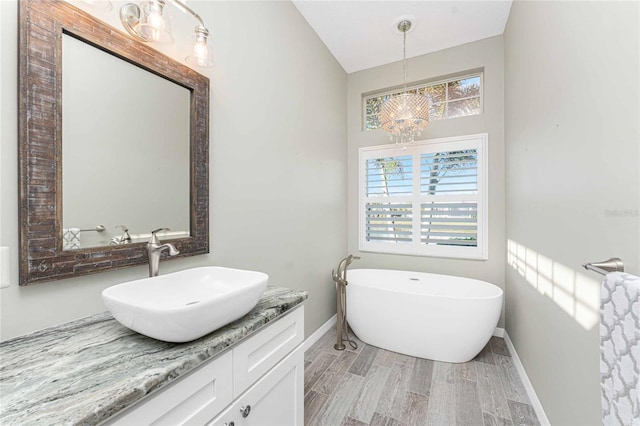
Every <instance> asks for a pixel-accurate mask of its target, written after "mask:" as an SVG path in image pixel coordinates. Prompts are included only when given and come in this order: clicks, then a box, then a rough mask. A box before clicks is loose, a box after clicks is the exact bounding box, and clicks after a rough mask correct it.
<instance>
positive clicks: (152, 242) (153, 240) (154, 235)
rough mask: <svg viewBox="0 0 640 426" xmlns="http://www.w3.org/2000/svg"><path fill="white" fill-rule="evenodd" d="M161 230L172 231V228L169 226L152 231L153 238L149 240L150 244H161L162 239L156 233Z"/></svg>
mask: <svg viewBox="0 0 640 426" xmlns="http://www.w3.org/2000/svg"><path fill="white" fill-rule="evenodd" d="M160 231H171V229H169V228H158V229H156V230H154V231H151V239H150V240H149V243H150V244H160V240H159V239H158V236H157V235H156V232H160Z"/></svg>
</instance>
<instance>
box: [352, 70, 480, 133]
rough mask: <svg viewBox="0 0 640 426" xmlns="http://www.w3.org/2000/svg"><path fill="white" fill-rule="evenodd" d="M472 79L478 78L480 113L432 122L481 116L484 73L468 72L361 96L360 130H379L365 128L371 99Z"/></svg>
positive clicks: (377, 128)
mask: <svg viewBox="0 0 640 426" xmlns="http://www.w3.org/2000/svg"><path fill="white" fill-rule="evenodd" d="M472 77H480V96H479V99H480V111H479V112H478V113H477V114H472V115H461V116H458V117H446V116H445V117H443V118H441V119H437V120H433V121H441V120H451V119H454V118H462V117H473V116H475V115H481V114H483V113H484V71H476V72H470V73H468V74H466V73H465V74H461V75H457V76H454V77H450V78H441V79H439V80H433V81H429V82H427V83H420V84H414V85H412V86H408V87H407V88H406V90H405V89H393V90H384V91H380V92H375V93H369V94H367V95H363V96H362V105H361V111H362V115H361V119H362V124H361V128H362V131H364V132H366V131H370V130H380V129H381V127H376V128H372V129H369V128H367V117H369V116H368V115H367V101H368V100H369V99H373V98H379V97H383V96H393V95H398V94H400V93H403V92H405V91H407V92H411V91H413V90H419V89H424V88H427V87H431V86H437V85H439V84H447V85H448V84H449V83H450V82H452V81H459V80H465V79H468V78H472ZM447 87H448V86H447ZM445 97H446V98H445V101H443V102H444V104H445V109H446V110H448V103H449V102H450V100H449V90H448V89H445ZM472 98H475V96H472V97H467V98H459V99H452V100H451V101H460V100H465V99H472ZM438 103H442V102H438Z"/></svg>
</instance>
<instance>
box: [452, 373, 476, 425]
mask: <svg viewBox="0 0 640 426" xmlns="http://www.w3.org/2000/svg"><path fill="white" fill-rule="evenodd" d="M455 401H456V417H455V419H456V421H455V423H456V424H457V425H460V426H463V425H468V426H472V425H477V424H479V423H480V421H481V420H480V419H482V409H481V408H480V399H479V397H478V385H477V383H476V382H472V381H469V380H465V379H461V378H456V379H455Z"/></svg>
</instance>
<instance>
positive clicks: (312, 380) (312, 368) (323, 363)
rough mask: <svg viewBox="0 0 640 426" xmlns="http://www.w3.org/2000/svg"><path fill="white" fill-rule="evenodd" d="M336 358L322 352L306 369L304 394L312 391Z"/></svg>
mask: <svg viewBox="0 0 640 426" xmlns="http://www.w3.org/2000/svg"><path fill="white" fill-rule="evenodd" d="M335 359H336V356H335V355H334V354H330V353H327V352H321V353H320V354H319V355H318V356H317V357H316V359H314V360H313V361H312V362H311V364H310V365H309V367H307V368H305V369H304V393H305V395H306V393H307V392H309V391H310V390H311V388H312V387H313V385H315V384H316V382H317V381H318V379H319V378H320V376H322V374H323V373H324V372H325V371H326V370H327V368H329V366H330V365H331V364H332V363H333V362H334V361H335Z"/></svg>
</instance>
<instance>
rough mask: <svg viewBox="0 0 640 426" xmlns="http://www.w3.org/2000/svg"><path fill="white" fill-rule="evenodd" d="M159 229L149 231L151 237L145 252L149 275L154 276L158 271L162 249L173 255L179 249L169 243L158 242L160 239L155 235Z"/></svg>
mask: <svg viewBox="0 0 640 426" xmlns="http://www.w3.org/2000/svg"><path fill="white" fill-rule="evenodd" d="M158 231H160V229H156V230H155V231H153V232H152V233H151V239H150V240H149V242H148V243H147V254H148V255H149V276H150V277H156V276H158V273H159V272H160V255H161V254H162V251H163V250H165V249H166V250H169V256H175V255H178V254H180V251H178V249H177V248H176V247H175V246H174V245H173V244H171V243H164V244H160V240H158V237H157V236H156V232H158Z"/></svg>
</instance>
